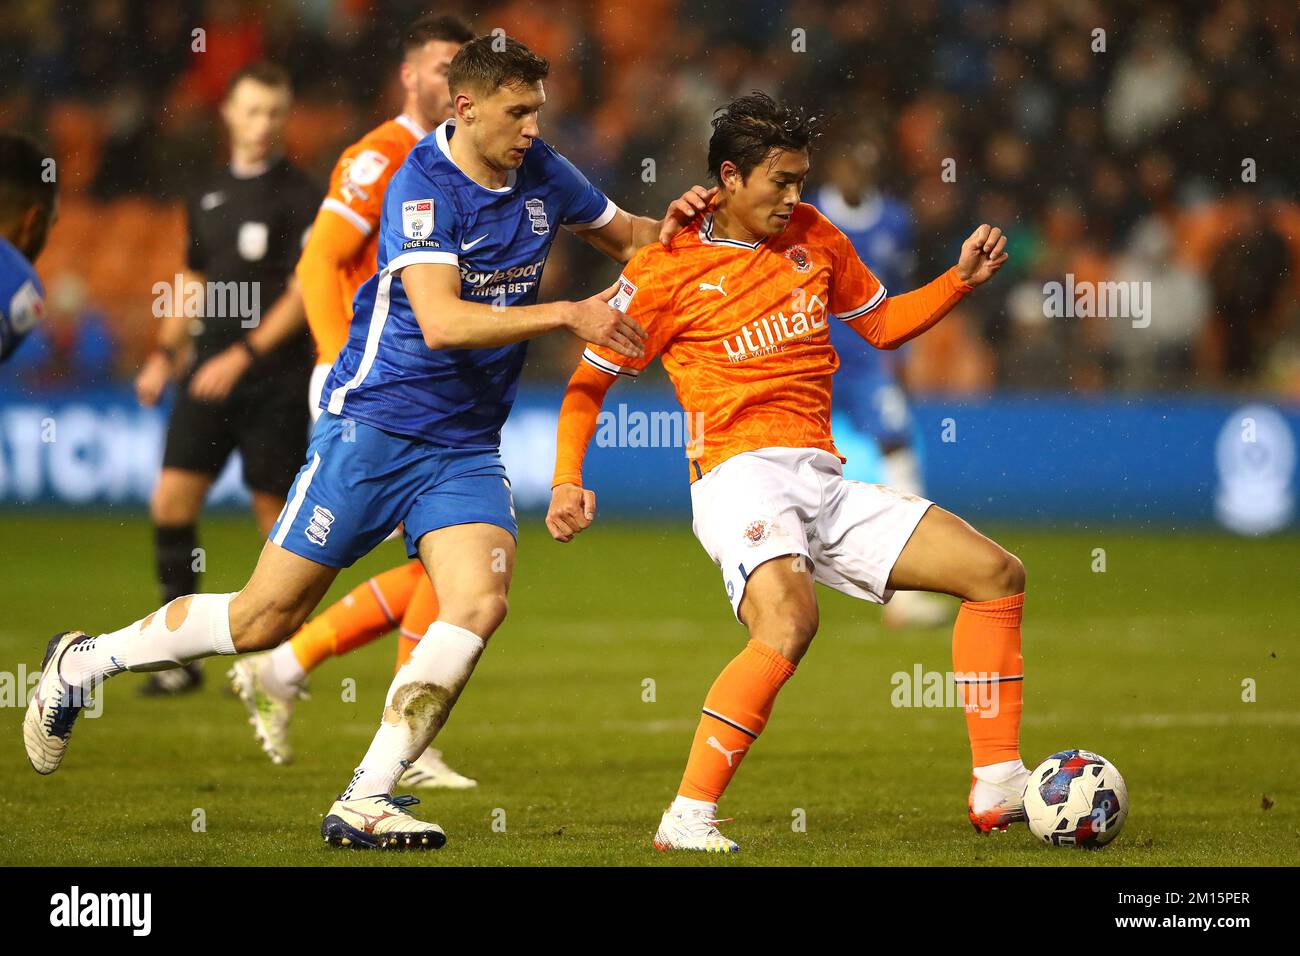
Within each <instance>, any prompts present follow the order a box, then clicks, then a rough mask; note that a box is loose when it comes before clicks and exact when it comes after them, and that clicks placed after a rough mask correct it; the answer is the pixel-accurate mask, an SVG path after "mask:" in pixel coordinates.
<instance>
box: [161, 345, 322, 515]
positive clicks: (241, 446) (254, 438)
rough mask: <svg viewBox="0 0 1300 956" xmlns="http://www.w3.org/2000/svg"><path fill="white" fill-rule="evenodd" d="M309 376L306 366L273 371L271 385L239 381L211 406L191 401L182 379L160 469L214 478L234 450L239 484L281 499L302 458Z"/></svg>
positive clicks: (307, 428)
mask: <svg viewBox="0 0 1300 956" xmlns="http://www.w3.org/2000/svg"><path fill="white" fill-rule="evenodd" d="M310 378H311V367H310V366H306V367H304V368H302V369H301V370H298V369H294V370H292V371H291V372H278V373H277V374H276V375H275V380H274V381H273V382H268V381H267V380H265V379H262V380H258V381H253V382H247V383H246V382H240V383H239V384H238V385H236V386H235V388H234V390H233V391H231V393H230V395H229V396H227V398H226V400H225V401H223V402H216V403H213V402H200V401H197V400H195V399H193V398H191V397H190V394H189V386H190V381H189V376H186V377H185V378H184V379H183V380H182V381H181V382H180V383H179V388H178V389H177V396H176V403H175V404H174V405H173V406H172V412H171V418H170V419H169V420H168V422H167V446H166V448H165V450H164V451H163V467H164V468H179V469H182V470H184V471H197V472H199V473H201V474H205V475H211V476H212V477H213V478H216V477H217V475H219V474H220V473H221V470H222V469H223V468H224V467H225V466H226V462H227V461H228V460H229V458H230V454H231V452H233V451H235V450H236V449H238V451H239V455H240V458H241V459H242V460H243V465H244V484H245V485H247V486H248V487H249V488H250V489H251V490H253V491H262V492H266V493H267V494H272V495H277V496H279V497H281V498H283V497H286V496H287V495H288V494H289V489H290V488H291V487H292V486H293V479H294V477H295V476H296V475H297V474H298V469H300V468H301V467H302V463H303V459H305V458H306V457H307V438H308V432H309V431H310V429H311V415H310V413H309V412H308V409H307V388H308V383H309V381H310Z"/></svg>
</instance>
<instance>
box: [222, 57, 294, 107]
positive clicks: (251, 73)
mask: <svg viewBox="0 0 1300 956" xmlns="http://www.w3.org/2000/svg"><path fill="white" fill-rule="evenodd" d="M244 80H253V81H254V82H256V83H260V84H262V85H263V86H269V87H271V88H272V89H277V90H289V91H292V90H293V81H292V80H290V79H289V71H288V70H286V69H285V68H284V67H282V66H281V65H280V64H278V63H268V62H266V61H265V60H263V61H260V62H257V63H250V64H248V65H247V66H244V67H240V68H239V69H238V70H236V71H235V75H234V76H232V77H231V78H230V82H229V83H227V84H226V98H227V99H229V98H230V94H231V93H233V92H235V87H237V86H238V85H239V84H240V83H242V82H244Z"/></svg>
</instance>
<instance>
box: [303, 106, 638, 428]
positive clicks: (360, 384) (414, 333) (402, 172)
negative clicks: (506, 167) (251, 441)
mask: <svg viewBox="0 0 1300 956" xmlns="http://www.w3.org/2000/svg"><path fill="white" fill-rule="evenodd" d="M455 132H456V126H455V121H454V120H448V121H447V122H445V123H443V124H442V125H441V126H439V127H438V128H437V129H436V130H434V131H433V132H432V133H430V134H429V135H428V136H426V137H425V138H424V139H422V140H420V142H419V143H417V144H416V145H415V148H414V149H412V150H411V152H410V154H409V155H408V156H407V158H406V160H405V162H403V163H402V165H401V167H400V168H399V169H398V171H397V172H396V173H395V174H394V175H393V179H392V181H391V182H390V183H389V186H388V191H387V193H386V194H385V196H384V209H383V213H382V215H381V217H380V225H379V252H378V263H377V265H378V272H377V273H376V274H375V275H373V276H371V277H370V278H369V279H368V280H366V282H365V284H364V285H362V286H361V288H360V289H359V290H357V295H356V298H355V300H354V301H353V318H352V325H351V330H350V332H349V335H348V341H347V344H346V345H345V346H344V348H343V351H342V352H341V353H340V354H339V357H338V360H337V361H336V362H335V363H334V367H333V369H332V370H331V371H330V375H329V378H328V379H327V380H326V382H325V389H324V392H323V393H322V396H321V408H323V409H325V410H326V411H328V412H330V413H332V414H334V415H339V416H342V417H345V418H352V419H355V420H357V421H361V422H365V423H366V424H369V425H373V426H374V427H376V428H382V429H384V430H385V431H389V432H393V433H396V434H399V435H404V436H408V437H412V438H419V439H422V440H425V441H429V442H432V443H434V444H438V445H444V446H449V447H464V448H477V447H495V446H497V445H498V444H499V443H500V438H501V426H502V425H503V424H504V423H505V420H506V416H507V415H508V414H509V413H510V407H511V405H512V404H513V403H514V400H515V394H516V392H517V391H518V387H519V374H520V372H521V370H522V369H523V364H524V355H525V353H526V351H527V343H526V342H519V343H516V344H514V345H506V346H501V347H499V348H485V349H442V350H433V349H430V348H429V347H428V346H427V345H425V343H424V337H423V335H422V334H421V332H420V326H419V324H418V323H417V322H416V319H415V314H414V312H413V311H412V310H411V304H410V302H409V300H408V299H407V297H406V293H405V292H404V291H403V289H402V279H401V271H402V269H404V268H405V267H406V266H409V265H412V264H414V263H442V264H445V265H452V266H456V267H457V268H458V269H459V270H460V283H461V290H460V294H461V298H462V299H463V300H466V301H470V302H481V303H483V304H485V305H497V306H507V307H509V306H519V305H531V304H533V303H534V302H536V301H537V290H538V286H539V284H540V283H541V278H542V270H543V268H544V267H545V265H546V257H547V255H548V254H549V253H550V249H551V243H552V242H553V241H554V239H555V229H556V228H557V227H559V226H567V227H569V228H570V229H583V228H598V227H600V226H603V225H605V224H606V223H608V222H609V221H610V220H611V219H613V217H614V214H615V213H616V212H617V209H616V207H615V206H614V204H613V203H612V202H611V201H610V200H609V199H607V198H606V197H605V195H604V194H603V193H601V191H600V190H599V189H597V188H596V187H594V186H593V185H592V184H591V183H589V182H588V181H587V179H586V178H585V177H584V176H583V175H582V173H580V172H579V171H578V170H577V169H576V168H575V167H574V166H573V164H572V163H570V162H569V161H568V160H567V159H565V158H564V157H563V156H561V155H560V154H559V153H557V152H556V151H555V150H553V149H552V148H551V147H550V146H548V145H547V144H546V143H544V142H542V141H541V140H540V139H536V140H533V143H532V146H531V147H530V148H529V149H528V151H527V152H526V153H525V154H524V161H523V163H522V164H521V165H520V166H519V168H518V169H516V170H513V171H512V172H511V173H510V175H509V176H508V178H507V181H506V184H505V185H504V186H502V187H501V188H499V189H490V188H488V187H486V186H481V185H479V184H478V183H476V182H474V181H473V180H472V179H470V178H469V177H468V176H467V175H465V173H463V172H462V171H461V170H460V169H459V167H457V166H456V164H455V163H453V162H452V160H451V151H450V146H449V143H450V140H451V139H452V138H453V137H454V135H455Z"/></svg>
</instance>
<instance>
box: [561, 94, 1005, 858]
mask: <svg viewBox="0 0 1300 956" xmlns="http://www.w3.org/2000/svg"><path fill="white" fill-rule="evenodd" d="M814 133H815V124H814V122H813V121H811V120H810V119H808V118H807V117H805V116H804V115H803V114H801V113H799V112H796V111H792V110H790V109H788V108H786V107H782V106H780V105H778V104H777V103H775V102H773V101H772V100H771V99H770V98H769V97H767V96H764V95H762V94H754V95H751V96H744V97H741V98H740V99H737V100H735V101H733V102H732V103H730V104H729V105H727V106H726V107H724V108H722V109H720V110H719V111H718V114H717V115H716V116H715V118H714V121H713V136H712V138H711V139H710V141H709V173H710V175H711V176H712V177H713V178H714V179H715V180H716V181H717V183H718V184H719V185H720V186H721V191H720V192H719V194H718V199H717V205H716V208H714V209H713V210H712V211H711V212H710V213H709V214H707V215H705V216H704V217H703V218H702V219H701V220H700V221H699V223H698V225H696V227H695V228H688V229H686V230H684V231H683V232H682V233H681V234H680V235H679V236H677V237H676V238H675V239H674V240H673V242H672V248H671V250H669V249H665V248H662V247H660V246H658V245H656V246H651V247H649V248H646V249H642V250H641V251H640V252H638V253H637V254H636V255H635V256H634V257H633V258H632V261H631V262H629V263H628V265H627V268H626V269H625V270H624V273H623V275H622V276H621V277H620V278H619V282H618V294H617V295H616V296H615V298H614V300H613V302H614V304H615V306H616V307H617V308H618V309H619V310H620V311H622V312H624V313H625V314H626V315H627V316H629V317H630V318H632V319H635V320H636V321H637V322H638V323H639V324H641V325H643V326H644V327H645V328H646V330H647V337H646V342H645V348H644V351H643V352H642V354H640V355H638V356H636V357H634V358H631V359H628V358H627V357H625V356H623V355H620V354H618V353H617V352H615V351H612V350H610V349H608V348H606V347H604V346H601V345H598V344H593V345H591V346H589V347H588V349H587V350H586V352H585V353H584V354H583V362H582V363H581V364H580V365H579V366H578V369H577V371H575V372H574V374H573V378H572V379H571V380H570V382H569V387H568V389H567V391H566V393H565V397H564V403H563V406H562V408H561V411H560V424H559V435H558V438H557V441H556V449H557V458H556V467H555V478H554V483H553V487H554V491H553V492H552V497H551V507H550V511H549V513H548V515H547V527H548V528H549V529H550V531H551V533H552V535H553V536H554V537H555V538H556V539H557V540H559V541H569V540H571V539H572V538H573V536H574V535H575V534H577V533H578V532H580V531H582V530H583V529H584V528H586V527H587V526H588V525H590V524H591V521H592V519H593V517H594V510H595V499H594V495H593V492H591V491H588V490H586V489H584V488H583V487H582V460H583V457H584V455H585V453H586V449H587V445H588V444H589V442H590V441H591V437H592V435H593V434H595V431H596V422H597V416H598V414H599V412H600V407H601V403H602V402H603V400H604V397H605V393H606V392H607V391H608V389H609V387H610V385H612V384H613V382H614V380H615V379H616V378H618V377H619V376H622V375H626V376H635V375H636V374H637V373H638V372H639V371H640V370H641V369H642V368H644V367H645V366H646V365H647V364H649V362H650V361H651V360H652V359H653V358H654V357H655V356H656V355H660V356H662V358H663V363H664V368H665V369H666V371H667V372H668V376H669V378H670V379H671V380H672V382H673V385H674V387H675V388H676V390H677V397H678V400H679V401H680V402H681V406H682V408H683V409H684V410H685V411H686V412H687V415H686V420H687V422H688V423H690V426H691V439H692V441H691V443H690V445H689V446H688V459H689V469H690V480H691V505H692V510H693V512H694V524H693V527H694V529H695V533H696V536H697V537H698V538H699V539H700V543H701V544H702V545H703V546H704V549H705V550H706V551H707V552H708V554H709V556H710V557H711V558H712V559H713V560H714V562H715V563H716V564H717V565H718V566H719V567H720V568H721V569H722V576H723V581H724V583H725V585H726V591H727V598H728V599H729V600H730V602H731V607H732V611H733V612H734V613H735V615H736V618H737V620H739V621H740V622H741V623H742V624H744V625H745V627H746V628H747V629H748V631H749V643H748V644H747V645H746V646H745V648H744V650H742V651H741V653H740V654H739V655H738V656H737V657H736V658H735V659H734V660H733V661H731V663H729V664H728V665H727V666H726V667H725V668H724V669H723V671H722V673H721V674H720V675H719V676H718V679H717V680H716V681H715V682H714V684H713V686H712V688H711V689H710V690H709V693H708V696H707V697H706V698H705V700H704V713H703V716H702V717H701V718H700V723H699V726H698V728H697V730H696V732H695V740H694V742H693V743H692V745H691V751H690V757H689V759H688V761H687V764H686V773H685V775H684V777H683V778H682V782H681V785H680V787H679V788H678V790H677V798H676V799H675V800H674V801H673V803H672V805H671V806H670V807H669V808H668V809H667V810H666V811H664V814H663V818H662V820H661V821H660V824H659V830H658V832H657V833H656V835H655V839H654V845H655V847H656V848H657V849H660V850H696V851H701V852H709V853H732V852H735V851H736V850H738V849H739V847H738V846H737V845H736V844H735V843H734V842H733V841H731V840H729V839H728V838H727V837H725V836H723V835H722V834H721V833H720V832H719V831H718V827H717V824H718V823H719V822H722V821H719V820H718V819H717V805H718V800H719V798H720V797H721V796H722V793H723V791H724V790H725V789H726V787H727V785H728V784H729V783H730V782H731V779H732V776H733V775H734V774H735V772H736V769H737V768H738V767H739V766H740V762H741V760H742V759H743V758H744V756H745V754H746V753H747V752H748V751H749V748H750V746H751V745H752V744H753V742H754V741H755V740H756V739H757V738H758V735H759V734H760V733H761V732H762V730H763V727H764V726H765V725H766V724H767V720H768V717H769V715H770V714H771V711H772V705H773V704H774V703H775V701H776V696H777V693H778V691H779V690H780V689H781V686H782V685H783V684H784V683H785V682H786V681H787V680H788V679H789V678H790V677H791V676H793V674H794V671H795V666H796V665H797V664H798V663H799V660H800V658H802V657H803V655H804V653H805V652H806V651H807V650H808V647H809V644H810V643H811V642H812V639H813V635H814V634H816V632H817V621H818V611H817V598H816V593H815V591H814V589H813V582H814V581H819V582H821V583H822V584H825V585H828V586H830V587H833V588H835V589H836V590H838V591H842V592H844V593H845V594H850V595H853V596H854V597H859V598H862V599H864V600H867V601H872V602H874V603H878V604H880V603H885V602H887V601H888V600H889V599H890V597H891V596H892V595H893V593H894V592H895V591H899V590H918V591H939V592H943V593H947V594H952V595H956V596H957V597H960V598H962V599H963V603H962V606H961V611H960V613H959V614H958V616H957V623H956V626H955V629H954V632H953V662H954V668H955V670H956V671H957V672H958V674H959V675H969V676H968V677H967V676H963V677H959V680H967V679H968V680H970V681H971V682H978V683H977V684H976V686H979V687H981V688H983V689H984V690H985V691H986V692H985V693H981V694H979V695H978V700H976V697H977V695H976V694H974V693H970V688H969V685H967V686H968V695H969V696H968V706H967V710H966V717H967V729H968V731H969V734H970V741H971V749H972V753H973V756H974V766H975V771H974V775H975V779H974V781H973V782H972V787H971V793H970V807H969V810H970V819H971V822H972V823H974V824H975V826H976V827H977V828H979V829H981V830H983V831H985V832H987V831H989V830H991V829H1005V828H1006V826H1007V825H1008V824H1009V823H1010V822H1012V821H1014V820H1021V819H1023V818H1024V814H1023V807H1022V803H1021V793H1022V791H1023V789H1024V782H1025V779H1026V777H1027V772H1026V771H1025V768H1024V765H1023V764H1022V763H1021V762H1020V749H1019V731H1020V702H1021V696H1020V689H1021V684H1020V681H1021V679H1022V676H1021V657H1020V612H1021V607H1022V604H1023V600H1024V594H1023V593H1022V592H1023V590H1024V569H1023V568H1022V567H1021V565H1020V562H1019V561H1018V560H1017V559H1016V558H1015V557H1014V556H1013V555H1011V554H1009V553H1007V552H1006V551H1004V550H1003V549H1002V548H1000V547H999V546H998V545H996V544H995V543H993V542H992V541H990V540H989V539H988V538H986V537H984V536H983V535H981V534H979V533H978V532H977V531H975V529H974V528H972V527H971V526H970V525H968V524H967V523H966V522H964V521H962V520H961V519H960V518H958V517H956V516H955V515H952V514H949V513H948V512H947V511H944V510H943V509H941V508H939V507H937V506H935V505H933V504H931V503H930V502H929V501H926V500H924V499H922V498H919V497H916V496H914V495H909V494H905V493H903V492H900V491H896V490H894V489H892V488H887V487H885V486H883V485H868V484H863V483H861V482H856V481H846V480H845V479H844V477H843V472H842V469H841V466H842V463H843V459H842V458H841V457H840V455H839V452H838V451H837V450H836V448H835V444H834V442H833V441H832V440H831V432H830V420H831V378H832V375H833V374H834V373H835V370H836V368H837V366H838V365H839V359H838V356H837V355H836V352H835V349H834V347H833V346H832V345H831V343H830V335H829V326H830V323H832V322H844V323H846V324H847V325H848V326H849V328H851V329H853V331H855V332H856V333H857V334H858V335H860V336H862V338H864V339H865V340H866V341H867V342H868V343H870V344H871V345H872V346H874V347H876V348H884V349H892V348H897V347H898V346H899V345H901V344H902V343H903V342H905V341H907V340H908V339H910V338H912V337H914V336H916V335H919V334H921V333H922V332H924V331H925V330H926V329H928V328H930V326H932V325H934V324H935V323H936V322H938V321H939V320H940V319H941V318H943V316H944V315H946V314H947V312H948V311H949V310H950V309H951V308H952V307H953V306H954V305H955V304H956V303H957V302H958V300H960V299H961V297H962V296H964V295H965V294H966V293H968V292H970V291H971V290H972V289H974V288H975V286H977V285H980V284H981V283H983V282H986V281H988V280H989V279H990V278H992V277H993V274H994V273H996V272H997V270H998V269H999V268H1001V266H1002V263H1003V262H1005V261H1006V258H1007V257H1006V253H1005V251H1004V247H1005V244H1006V241H1005V238H1004V237H1003V236H1002V232H1001V230H1000V229H994V228H990V227H989V226H987V225H982V226H980V227H979V228H978V229H976V230H975V231H974V232H973V233H972V234H971V236H970V238H968V239H967V240H966V241H965V243H963V245H962V249H961V256H960V258H959V259H958V261H957V264H956V265H955V266H953V267H952V268H950V269H948V270H947V271H946V272H945V273H944V274H943V275H941V276H939V278H937V279H935V280H934V281H933V282H931V283H929V284H928V285H926V286H923V287H922V288H920V289H917V290H915V291H913V292H908V293H905V294H903V295H899V296H893V297H891V296H889V295H888V294H887V292H886V290H885V288H884V286H882V285H881V284H880V282H879V281H878V280H877V279H876V277H875V276H874V275H872V273H871V271H870V270H869V269H868V268H867V267H866V266H865V265H863V264H862V260H861V259H860V258H859V257H858V254H857V252H856V251H855V250H854V248H853V246H852V244H851V243H850V242H849V241H848V239H847V238H846V237H845V236H844V234H843V233H842V232H840V231H839V230H838V229H836V228H835V227H834V226H833V225H832V224H831V223H830V222H829V220H827V219H826V218H825V217H824V216H823V215H822V214H821V213H820V212H818V211H817V210H816V209H815V208H814V207H813V206H811V205H809V204H807V203H801V202H800V201H799V196H800V191H801V190H802V188H803V183H804V178H805V177H806V176H807V175H808V168H809V148H810V146H811V145H812V142H813V138H814ZM993 688H996V689H997V692H996V693H993V694H990V693H988V691H991V690H992V689H993ZM990 697H991V698H992V700H991V701H990V700H989V698H990Z"/></svg>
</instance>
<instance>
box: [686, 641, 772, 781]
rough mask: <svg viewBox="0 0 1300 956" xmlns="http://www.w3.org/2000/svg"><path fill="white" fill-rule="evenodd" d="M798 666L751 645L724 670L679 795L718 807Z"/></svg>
mask: <svg viewBox="0 0 1300 956" xmlns="http://www.w3.org/2000/svg"><path fill="white" fill-rule="evenodd" d="M793 673H794V665H793V664H791V663H790V662H789V661H788V660H786V659H785V658H784V657H782V656H781V655H780V654H779V653H777V651H776V650H774V649H773V648H771V647H768V646H767V645H766V644H760V643H759V642H758V641H755V640H752V639H751V640H750V642H749V643H748V644H746V645H745V649H744V650H743V651H741V652H740V653H739V654H738V655H737V656H736V657H735V658H733V659H732V661H731V663H730V664H728V665H727V666H726V667H724V668H723V669H722V673H721V674H719V675H718V679H717V680H715V681H714V682H713V686H712V687H710V688H709V693H708V696H707V697H705V698H704V716H703V717H701V718H700V725H699V727H698V728H696V731H695V740H694V742H693V743H692V744H691V755H690V757H689V758H688V759H687V761H686V773H685V775H683V777H682V785H681V786H680V787H679V788H678V789H677V793H678V795H679V796H683V797H690V798H691V799H692V800H704V801H707V802H709V803H717V802H718V798H719V797H721V796H722V792H723V791H724V790H726V789H727V784H729V783H731V778H732V777H733V776H735V773H736V770H737V768H738V767H739V766H740V761H741V759H742V758H743V757H744V756H745V754H746V753H747V752H748V751H749V748H750V745H751V744H753V742H754V741H755V740H757V739H758V735H759V734H761V733H762V732H763V728H764V727H765V726H767V718H768V717H769V715H771V713H772V704H773V703H775V702H776V695H777V692H778V691H779V690H780V689H781V687H782V685H783V684H785V682H786V681H787V680H789V679H790V676H791V675H792V674H793Z"/></svg>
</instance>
